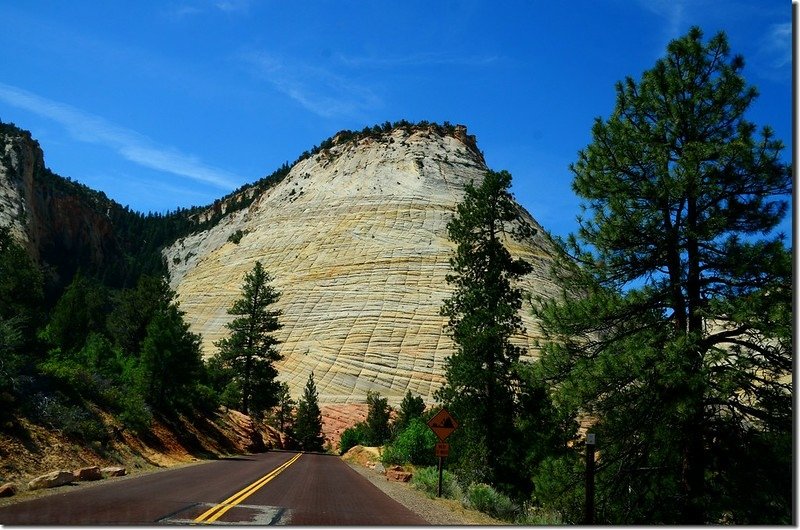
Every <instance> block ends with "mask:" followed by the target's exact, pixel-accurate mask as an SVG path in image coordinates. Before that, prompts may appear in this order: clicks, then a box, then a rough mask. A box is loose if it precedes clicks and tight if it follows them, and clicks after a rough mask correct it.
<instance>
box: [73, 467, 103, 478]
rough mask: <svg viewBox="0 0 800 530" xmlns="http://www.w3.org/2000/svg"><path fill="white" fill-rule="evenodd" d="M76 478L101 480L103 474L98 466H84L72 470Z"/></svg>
mask: <svg viewBox="0 0 800 530" xmlns="http://www.w3.org/2000/svg"><path fill="white" fill-rule="evenodd" d="M72 474H73V475H74V476H75V480H100V479H101V478H103V474H102V473H100V468H99V467H97V466H91V467H82V468H80V469H76V470H75V471H73V472H72Z"/></svg>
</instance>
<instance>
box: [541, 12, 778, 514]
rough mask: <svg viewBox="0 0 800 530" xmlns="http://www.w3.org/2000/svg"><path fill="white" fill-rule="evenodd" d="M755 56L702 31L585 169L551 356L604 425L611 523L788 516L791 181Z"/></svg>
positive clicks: (625, 95) (601, 486)
mask: <svg viewBox="0 0 800 530" xmlns="http://www.w3.org/2000/svg"><path fill="white" fill-rule="evenodd" d="M743 66H744V61H743V59H742V58H741V57H740V56H734V57H731V56H730V51H729V46H728V43H727V40H726V38H725V35H724V34H722V33H720V34H718V35H716V36H715V37H714V38H712V39H711V40H709V41H708V42H703V38H702V32H701V31H700V30H699V29H698V28H693V29H692V30H691V31H690V32H689V33H688V34H687V35H686V36H684V37H682V38H679V39H677V40H674V41H672V42H671V43H670V44H669V46H668V48H667V54H666V57H664V58H663V59H660V60H658V61H657V62H656V64H655V67H654V68H653V69H651V70H648V71H646V72H645V73H644V74H643V76H642V78H641V80H640V81H638V82H636V81H634V80H633V79H631V78H628V79H626V80H625V81H624V82H621V83H619V84H618V85H617V90H616V92H617V102H616V107H615V109H614V111H613V113H612V114H611V116H610V117H609V118H608V119H606V120H603V119H599V118H598V119H597V120H596V122H595V124H594V127H593V129H592V136H593V141H592V143H591V144H590V145H589V146H588V147H586V148H585V149H584V150H583V151H581V152H580V154H579V159H578V161H577V162H576V163H575V164H574V165H573V166H572V167H571V169H572V171H573V173H574V174H575V180H574V182H573V189H574V190H575V191H576V192H577V193H578V195H579V196H580V197H581V198H582V199H583V200H584V205H583V210H584V213H583V214H582V215H581V217H580V218H579V222H580V229H579V231H578V233H577V237H572V238H571V240H570V241H569V244H568V245H567V250H568V252H570V254H571V258H574V259H576V260H577V262H578V264H579V266H580V269H575V268H574V267H571V268H570V267H568V266H566V265H563V264H562V267H561V271H562V272H563V271H567V272H566V273H562V274H560V281H561V282H562V284H563V285H564V293H565V298H564V299H563V300H560V301H553V302H549V303H544V304H543V307H542V309H541V310H540V311H539V316H540V317H541V319H542V322H543V329H544V332H545V334H546V337H547V341H546V344H545V353H544V355H543V358H542V365H541V368H542V373H543V374H544V375H545V377H546V378H547V379H548V380H549V381H550V382H551V383H552V384H553V385H554V389H555V396H556V399H557V401H558V402H559V403H560V404H561V405H562V406H564V407H567V408H572V409H573V411H582V412H584V413H589V414H591V415H592V417H593V418H594V419H595V420H596V422H597V424H596V425H595V427H594V429H595V431H596V432H597V433H598V435H599V436H598V440H599V443H601V444H602V445H601V446H600V452H601V455H602V456H601V461H600V465H599V468H598V475H597V477H598V486H597V488H598V489H597V492H598V509H599V511H600V513H599V514H598V516H599V520H601V521H604V522H608V523H692V524H703V523H706V522H717V521H729V522H735V523H764V522H770V523H780V522H784V523H785V522H789V520H790V519H789V518H790V516H791V515H790V514H791V497H790V496H791V466H790V457H789V452H788V451H787V448H788V446H789V444H790V440H791V400H792V390H791V380H792V378H791V368H792V345H791V292H792V288H791V258H790V255H789V253H788V250H787V249H786V248H785V246H784V244H783V242H782V236H781V235H775V234H774V229H775V228H776V226H777V225H778V223H779V222H780V221H781V219H782V218H783V217H784V215H785V213H786V209H787V199H788V194H789V193H790V192H791V176H790V171H789V167H788V166H787V165H786V164H784V163H782V162H781V159H780V153H781V150H782V147H783V146H782V144H781V142H780V141H778V140H776V139H775V138H774V137H773V134H772V131H771V130H770V129H769V128H766V127H765V128H764V129H763V130H762V132H761V134H760V135H758V137H756V136H757V135H756V127H755V126H754V125H753V124H752V123H750V122H748V121H747V120H746V119H745V111H746V110H747V109H748V107H749V106H750V104H751V103H752V102H753V100H754V99H755V97H756V90H755V88H753V87H749V86H747V84H746V83H745V80H744V78H743V77H742V75H741V72H742V69H743ZM576 478H577V479H578V480H579V477H573V478H572V479H570V480H575V479H576ZM578 483H579V482H578ZM562 486H563V484H562Z"/></svg>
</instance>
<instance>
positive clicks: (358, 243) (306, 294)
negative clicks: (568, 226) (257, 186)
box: [165, 128, 555, 405]
mask: <svg viewBox="0 0 800 530" xmlns="http://www.w3.org/2000/svg"><path fill="white" fill-rule="evenodd" d="M485 171H486V166H485V163H484V161H483V157H482V155H481V154H480V152H479V151H478V150H477V149H476V147H475V145H474V139H473V137H469V136H467V135H466V134H465V131H464V130H463V129H459V130H458V132H457V133H456V134H452V135H447V134H445V135H440V134H437V132H436V131H435V130H432V129H424V128H423V129H415V130H413V131H408V130H404V129H395V130H393V131H391V132H389V133H385V134H383V135H382V136H381V137H380V138H378V139H374V138H367V139H363V140H360V141H358V142H348V143H340V144H334V145H333V146H332V147H331V148H330V149H326V150H323V151H321V152H320V153H319V154H317V155H315V156H312V157H310V158H307V159H305V160H303V161H301V162H298V163H297V164H295V166H294V167H293V168H292V170H291V171H290V173H289V175H288V176H287V177H286V178H285V179H284V180H283V181H282V182H280V183H279V184H278V185H277V186H275V187H273V188H271V189H269V190H268V191H266V192H264V193H263V194H262V195H261V196H259V197H257V198H256V199H255V201H254V202H253V203H252V204H251V205H250V206H249V207H248V208H246V209H244V210H240V211H238V212H235V213H232V214H230V215H228V216H227V217H226V218H224V219H223V220H222V221H221V222H220V223H219V224H218V225H216V226H215V227H214V228H212V229H210V230H207V231H204V232H200V233H197V234H194V235H191V236H189V237H186V238H183V239H180V240H178V241H177V242H176V243H175V244H173V245H172V246H171V247H170V248H168V249H166V250H165V257H166V259H167V263H168V265H169V267H170V275H171V284H172V287H173V288H174V289H175V290H176V291H177V293H178V299H179V301H180V304H181V308H182V309H183V310H184V311H186V319H187V321H188V322H189V324H190V326H191V329H192V331H194V332H196V333H200V334H201V335H202V337H203V350H204V354H205V355H207V356H208V355H211V354H213V353H214V352H215V351H216V348H215V346H214V342H215V341H217V340H219V339H220V338H222V337H223V336H225V335H226V332H227V330H226V328H225V327H224V326H225V324H226V323H227V322H229V321H230V320H231V318H232V317H231V316H230V315H228V314H227V309H228V308H229V307H230V306H231V305H232V303H233V301H234V300H235V299H236V298H238V297H239V296H240V288H241V285H242V280H243V277H244V275H245V273H247V272H249V271H250V270H251V269H252V268H253V265H254V263H255V262H256V261H257V260H260V261H261V262H262V264H263V265H264V267H265V268H266V269H267V270H268V271H269V272H270V274H271V275H272V276H273V277H274V282H273V285H274V286H275V287H276V288H277V289H278V290H279V291H280V292H281V293H282V296H281V299H280V301H279V302H278V304H277V306H278V308H280V309H281V310H282V311H283V315H282V318H281V321H282V323H283V324H284V327H283V329H282V330H281V331H280V332H279V333H278V338H279V339H280V340H281V342H282V344H281V346H280V350H281V353H282V354H283V356H284V360H283V361H281V362H280V363H279V365H278V370H279V373H280V376H279V378H280V379H281V380H284V381H286V382H287V383H288V384H289V387H290V391H291V393H292V395H293V396H295V397H297V396H299V395H300V394H301V393H302V388H303V386H304V384H305V382H306V380H307V379H308V375H309V374H310V373H311V372H313V373H314V378H315V381H316V385H317V389H318V392H319V399H320V403H323V404H332V403H364V401H365V395H366V392H367V391H368V390H373V391H377V392H379V393H380V394H381V395H383V396H386V397H388V398H389V402H390V404H392V405H397V404H399V402H400V401H401V400H402V398H403V396H404V395H405V393H406V392H407V391H408V390H410V391H411V392H413V393H414V394H418V395H421V396H422V397H423V399H424V400H425V401H426V402H427V403H431V402H432V401H433V395H434V392H435V391H436V390H437V389H438V388H439V387H440V386H441V384H442V380H443V379H442V378H443V373H444V366H445V365H444V363H445V359H446V358H447V357H448V356H449V355H451V354H452V353H453V352H454V345H453V343H452V341H451V339H450V338H449V337H448V336H447V335H446V333H445V330H444V325H445V318H444V317H442V316H440V315H439V309H440V308H441V306H442V302H443V301H444V299H445V298H447V297H448V296H449V295H450V294H451V292H452V291H451V288H450V287H449V285H448V284H447V282H446V281H445V275H446V274H448V272H449V263H448V260H449V258H450V256H451V254H452V250H453V245H452V243H451V242H450V241H449V240H448V236H447V230H446V225H447V222H448V221H449V220H450V219H451V217H452V215H453V213H454V211H455V206H456V204H457V203H458V202H459V201H460V200H461V198H462V196H463V187H464V185H465V184H466V183H467V182H469V181H475V182H476V183H478V182H480V180H481V179H482V178H483V175H484V173H485ZM521 212H522V214H523V216H524V218H525V219H526V222H527V223H529V224H531V225H533V226H534V227H535V228H536V229H537V230H538V234H537V235H536V236H535V237H534V238H532V239H530V240H527V241H516V240H514V239H508V240H507V243H508V246H509V247H510V250H511V251H512V253H513V254H515V255H516V256H521V257H524V258H526V259H527V260H529V261H530V262H531V263H532V264H533V266H534V272H533V273H532V274H530V275H529V276H528V277H527V278H526V279H525V281H524V282H523V287H525V288H526V289H528V290H529V291H531V292H533V293H534V294H543V295H550V294H553V293H555V289H554V287H553V285H552V283H551V282H550V281H548V280H546V279H545V278H546V274H545V273H546V272H547V270H548V269H549V266H550V263H551V256H552V242H551V241H550V240H549V238H548V237H547V236H546V235H545V234H544V230H543V229H542V228H541V227H540V226H539V225H538V224H537V223H536V221H534V220H533V218H532V217H531V216H530V215H529V214H528V213H527V212H524V210H522V209H521ZM237 231H241V232H242V234H243V236H242V237H241V239H240V240H239V242H238V243H234V242H232V241H229V237H230V236H231V235H232V234H234V233H236V232H237ZM234 239H235V238H234ZM522 316H523V320H524V323H525V325H526V328H527V331H528V332H527V334H526V335H525V336H521V337H518V338H517V340H518V341H519V342H521V343H522V344H524V345H527V346H528V347H531V346H532V345H533V340H534V338H535V336H536V325H535V323H534V321H533V319H532V318H531V317H530V316H529V315H528V310H527V309H524V310H523V312H522ZM530 353H531V354H532V355H535V351H533V350H531V352H530Z"/></svg>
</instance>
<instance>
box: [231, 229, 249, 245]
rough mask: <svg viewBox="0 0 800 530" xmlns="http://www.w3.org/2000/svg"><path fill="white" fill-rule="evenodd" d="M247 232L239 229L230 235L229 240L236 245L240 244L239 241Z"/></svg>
mask: <svg viewBox="0 0 800 530" xmlns="http://www.w3.org/2000/svg"><path fill="white" fill-rule="evenodd" d="M245 233H246V232H243V231H242V230H237V231H236V232H234V233H232V234H231V235H229V236H228V241H230V242H231V243H233V244H234V245H238V244H239V242H240V241H241V240H242V238H243V237H244V235H245Z"/></svg>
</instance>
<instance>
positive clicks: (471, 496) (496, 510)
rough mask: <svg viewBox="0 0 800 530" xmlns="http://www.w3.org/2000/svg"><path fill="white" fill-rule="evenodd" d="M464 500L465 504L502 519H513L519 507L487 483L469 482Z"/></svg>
mask: <svg viewBox="0 0 800 530" xmlns="http://www.w3.org/2000/svg"><path fill="white" fill-rule="evenodd" d="M464 500H465V501H466V506H468V507H472V508H474V509H476V510H478V511H479V512H483V513H485V514H487V515H491V516H492V517H494V518H496V519H502V520H504V521H513V520H514V519H515V518H516V516H517V514H518V513H519V507H518V506H517V505H515V504H514V503H513V502H512V501H511V499H509V498H508V497H506V496H505V495H503V494H502V493H499V492H497V491H495V489H494V488H492V487H491V486H489V485H488V484H470V485H469V487H467V495H466V497H465V499H464Z"/></svg>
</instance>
